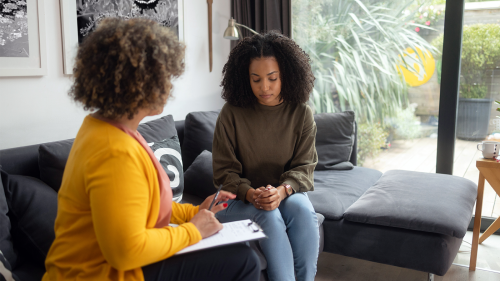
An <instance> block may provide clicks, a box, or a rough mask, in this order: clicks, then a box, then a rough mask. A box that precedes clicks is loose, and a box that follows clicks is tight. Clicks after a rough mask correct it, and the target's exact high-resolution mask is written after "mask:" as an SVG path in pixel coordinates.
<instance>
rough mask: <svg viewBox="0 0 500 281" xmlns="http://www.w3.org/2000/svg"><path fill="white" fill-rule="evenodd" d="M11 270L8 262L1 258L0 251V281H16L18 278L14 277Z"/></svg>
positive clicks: (0, 253) (0, 252)
mask: <svg viewBox="0 0 500 281" xmlns="http://www.w3.org/2000/svg"><path fill="white" fill-rule="evenodd" d="M11 270H12V268H11V267H10V264H9V262H8V261H7V259H6V258H5V257H4V256H3V253H2V251H0V280H5V281H18V280H19V278H17V276H16V275H14V274H13V273H12V272H11Z"/></svg>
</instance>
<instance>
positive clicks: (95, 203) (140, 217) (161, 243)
mask: <svg viewBox="0 0 500 281" xmlns="http://www.w3.org/2000/svg"><path fill="white" fill-rule="evenodd" d="M124 150H125V151H124ZM146 157H147V155H146ZM146 161H147V160H146V158H145V157H144V155H142V156H141V155H140V153H137V152H136V153H135V154H134V153H133V152H131V151H129V150H126V149H123V150H122V151H114V150H113V149H110V150H108V151H107V152H106V153H105V155H102V156H100V157H94V159H92V160H91V161H89V162H87V164H86V165H85V169H86V171H85V174H86V182H85V186H86V192H87V193H88V195H89V200H90V208H91V212H92V223H93V226H94V232H95V235H96V238H97V241H98V243H99V247H100V250H101V252H102V254H103V256H104V258H105V259H106V260H107V262H108V263H109V264H110V265H111V266H112V267H114V268H116V269H117V270H123V271H125V270H131V269H135V268H139V267H142V266H145V265H147V264H151V263H155V262H158V261H160V260H163V259H166V258H168V257H170V256H172V255H173V254H175V253H176V252H178V251H180V250H181V249H183V248H185V247H187V246H189V245H192V244H195V243H197V242H199V241H200V240H201V235H200V232H199V231H198V230H197V228H196V227H195V226H194V225H193V224H192V223H185V224H182V225H180V226H178V227H164V228H147V227H146V225H147V222H148V217H149V207H148V206H149V202H150V200H151V198H150V194H151V193H150V182H149V180H152V179H149V180H148V177H147V174H146V171H148V169H150V167H149V166H148V165H146V164H147V163H146ZM150 166H152V165H150ZM174 212H175V215H173V216H172V217H178V215H177V213H176V212H178V208H176V210H175V211H174ZM191 212H193V211H191ZM181 217H184V218H186V217H187V216H186V215H185V214H184V215H181Z"/></svg>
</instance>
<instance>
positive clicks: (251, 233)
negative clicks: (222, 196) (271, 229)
mask: <svg viewBox="0 0 500 281" xmlns="http://www.w3.org/2000/svg"><path fill="white" fill-rule="evenodd" d="M222 225H223V226H224V228H223V229H222V230H221V231H219V232H217V233H215V234H214V235H212V236H210V237H207V238H205V239H203V240H201V241H200V242H198V243H196V244H194V245H191V246H188V247H186V248H184V249H182V250H180V251H179V252H177V253H176V254H175V255H182V254H185V253H190V252H195V251H200V250H204V249H209V248H214V247H219V246H226V245H230V244H234V243H240V242H246V241H252V240H259V239H263V238H267V236H266V234H265V233H264V231H263V230H262V228H261V227H260V226H259V225H258V224H257V223H255V222H253V221H251V220H241V221H233V222H228V223H223V224H222Z"/></svg>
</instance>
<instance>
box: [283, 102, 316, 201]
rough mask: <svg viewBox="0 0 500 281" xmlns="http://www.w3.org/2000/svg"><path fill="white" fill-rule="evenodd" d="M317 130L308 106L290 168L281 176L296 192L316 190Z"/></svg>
mask: <svg viewBox="0 0 500 281" xmlns="http://www.w3.org/2000/svg"><path fill="white" fill-rule="evenodd" d="M316 130H317V129H316V123H315V122H314V117H313V114H312V111H311V108H309V107H307V111H306V115H305V118H304V125H303V127H302V133H301V136H300V138H299V139H298V141H297V143H296V144H295V148H294V155H293V158H292V161H291V163H290V169H289V170H288V171H286V172H284V173H283V174H282V175H281V177H280V182H281V183H282V184H289V185H290V186H291V187H292V188H293V190H294V191H295V192H306V191H312V190H314V168H315V167H316V164H318V154H317V153H316V145H315V142H316Z"/></svg>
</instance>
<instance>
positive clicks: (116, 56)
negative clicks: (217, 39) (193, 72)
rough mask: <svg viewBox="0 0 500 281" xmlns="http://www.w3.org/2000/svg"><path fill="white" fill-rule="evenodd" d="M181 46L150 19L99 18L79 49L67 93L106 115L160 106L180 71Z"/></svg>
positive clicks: (129, 115)
mask: <svg viewBox="0 0 500 281" xmlns="http://www.w3.org/2000/svg"><path fill="white" fill-rule="evenodd" d="M184 49H185V46H184V44H182V43H180V42H179V41H178V40H177V36H176V35H175V33H174V32H173V31H171V30H170V29H169V28H166V27H162V26H160V25H159V24H158V23H157V22H155V21H152V20H148V19H140V18H134V19H130V20H124V19H119V18H107V19H104V20H103V21H102V22H101V23H100V24H99V26H98V28H97V29H96V30H95V31H94V32H92V33H91V34H90V35H89V37H87V38H86V39H85V40H84V41H83V43H82V44H81V45H80V47H79V48H78V54H77V57H76V62H75V66H74V68H73V75H74V83H73V86H72V87H71V89H70V91H69V96H70V97H72V98H73V100H75V101H76V102H79V103H81V104H82V105H83V107H84V109H85V110H99V113H100V114H101V115H102V116H103V117H105V118H110V119H117V118H120V117H122V116H127V117H128V118H129V119H132V118H133V116H134V115H135V114H136V113H137V112H138V110H139V109H141V108H152V109H156V108H159V107H160V106H161V107H163V106H165V102H166V100H167V99H168V98H169V97H170V90H171V88H172V83H171V81H170V80H171V79H172V77H179V76H180V75H181V74H182V73H183V72H184V60H183V59H184Z"/></svg>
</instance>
